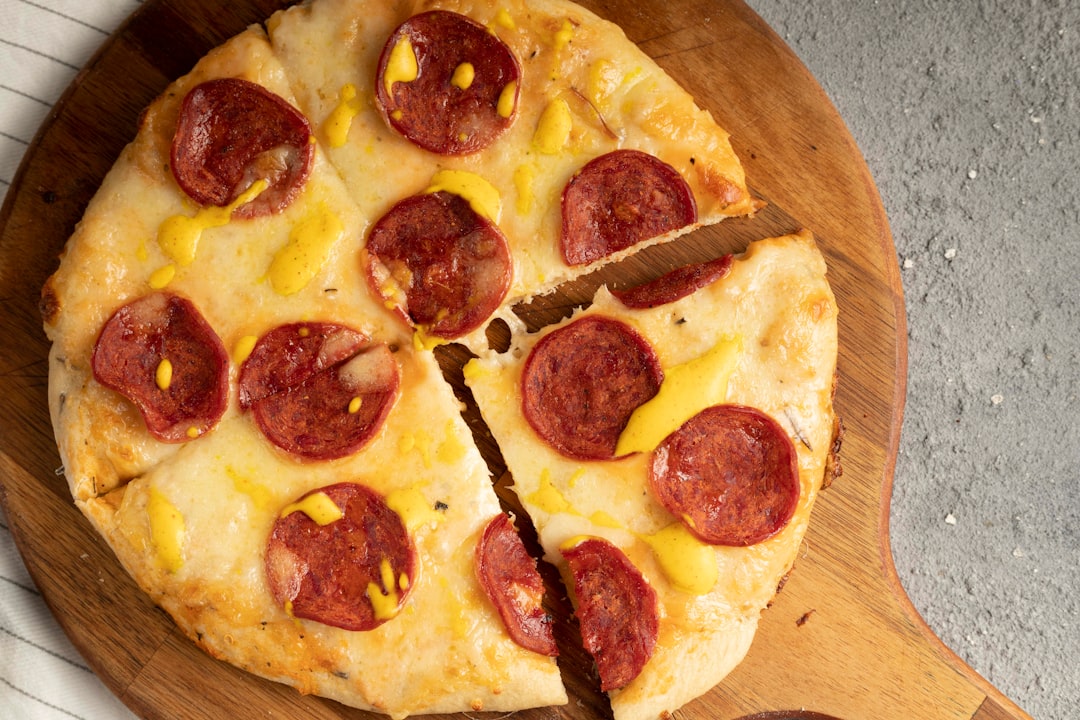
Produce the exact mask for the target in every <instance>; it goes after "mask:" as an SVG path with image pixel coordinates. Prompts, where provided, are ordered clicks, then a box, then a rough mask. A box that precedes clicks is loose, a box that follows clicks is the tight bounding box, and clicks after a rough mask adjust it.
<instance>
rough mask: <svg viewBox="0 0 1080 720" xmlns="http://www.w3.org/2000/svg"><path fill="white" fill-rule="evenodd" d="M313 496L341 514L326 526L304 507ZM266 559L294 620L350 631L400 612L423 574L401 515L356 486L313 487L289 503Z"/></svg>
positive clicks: (275, 589)
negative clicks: (324, 500) (305, 502)
mask: <svg viewBox="0 0 1080 720" xmlns="http://www.w3.org/2000/svg"><path fill="white" fill-rule="evenodd" d="M315 493H323V494H324V495H325V496H326V498H328V499H329V501H330V502H332V503H333V505H334V506H336V507H337V509H338V510H339V511H340V513H341V517H339V518H338V519H336V520H334V519H331V518H323V519H324V520H328V519H329V520H330V521H329V522H327V523H326V524H323V525H321V524H319V522H317V521H316V520H315V519H313V517H312V515H309V514H308V513H306V512H304V511H303V510H302V509H300V508H302V507H303V505H304V500H305V499H310V496H312V495H314V494H315ZM316 517H317V514H316ZM265 563H266V577H267V581H268V582H269V585H270V592H271V593H272V594H273V596H274V599H275V600H276V601H277V603H278V604H279V605H281V606H283V607H285V608H286V609H287V610H288V611H289V612H290V613H291V614H292V615H293V617H297V618H304V619H307V620H315V621H316V622H320V623H323V624H324V625H333V626H334V627H339V628H344V629H345V630H371V629H373V628H376V627H378V626H379V625H381V624H383V623H384V622H386V621H387V620H389V619H390V618H392V617H393V616H394V615H396V614H397V611H398V610H399V609H400V608H401V606H402V605H403V604H404V603H405V601H406V599H407V598H408V595H409V591H410V590H411V589H412V587H413V585H414V584H415V583H414V582H413V581H414V580H415V578H416V574H417V559H416V550H415V548H414V547H413V544H412V540H411V539H410V538H409V534H408V532H407V531H406V529H405V524H404V523H403V522H402V520H401V517H400V516H399V515H398V514H397V513H395V512H394V511H393V510H391V509H390V507H389V506H388V505H387V504H386V501H385V500H384V499H383V498H382V497H381V496H380V495H379V494H378V493H376V492H375V491H374V490H372V489H371V488H369V487H367V486H365V485H360V484H358V483H339V484H336V485H329V486H327V487H323V488H321V489H319V490H313V491H312V492H310V493H308V494H307V495H305V496H304V497H303V498H301V499H300V500H299V501H298V502H297V503H296V504H295V505H291V506H289V507H287V508H286V509H285V511H284V513H283V515H282V516H281V517H279V518H278V519H277V520H276V521H275V522H274V527H273V529H272V530H271V532H270V537H269V539H268V540H267V544H266V558H265Z"/></svg>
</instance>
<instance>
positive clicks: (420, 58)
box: [375, 10, 521, 155]
mask: <svg viewBox="0 0 1080 720" xmlns="http://www.w3.org/2000/svg"><path fill="white" fill-rule="evenodd" d="M403 58H404V59H405V62H402V59H403ZM413 58H415V66H414V67H409V65H410V64H411V63H412V60H413ZM414 70H415V77H414V75H413V71H414ZM520 78H521V66H520V65H519V64H518V61H517V58H515V57H514V54H513V53H512V52H510V48H508V47H507V46H506V44H505V43H504V42H503V41H502V40H500V39H499V38H498V37H496V36H495V34H494V33H492V32H490V31H489V30H488V29H487V28H485V27H484V26H483V25H480V24H479V23H477V22H474V21H473V20H470V19H469V18H467V17H465V16H464V15H460V14H458V13H454V12H449V11H446V10H432V11H429V12H425V13H421V14H419V15H414V16H413V17H411V18H409V19H408V20H406V21H405V22H404V23H402V24H401V25H400V26H399V27H398V28H397V29H396V30H395V31H394V32H393V33H392V34H391V35H390V37H389V39H387V41H386V45H385V46H384V47H383V51H382V54H381V56H380V57H379V65H378V72H377V74H376V81H375V98H376V100H377V102H378V105H379V109H380V111H381V112H382V115H383V118H384V119H385V120H386V122H387V123H388V124H389V125H390V127H392V128H393V129H394V130H396V131H397V132H399V133H401V134H402V135H404V136H405V137H406V138H408V139H409V140H410V141H412V142H413V143H414V144H416V145H418V146H419V147H421V148H423V149H425V150H428V151H430V152H433V153H438V154H440V155H466V154H469V153H474V152H477V151H479V150H483V149H484V148H486V147H487V146H489V145H491V143H493V142H494V141H495V139H496V138H497V137H498V136H499V135H501V134H502V133H503V132H504V131H505V130H506V129H507V128H509V127H510V125H511V124H513V122H514V116H515V115H516V114H517V100H518V92H519V89H518V80H519V79H520ZM504 93H505V94H506V95H504ZM500 100H502V102H500Z"/></svg>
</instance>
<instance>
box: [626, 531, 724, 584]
mask: <svg viewBox="0 0 1080 720" xmlns="http://www.w3.org/2000/svg"><path fill="white" fill-rule="evenodd" d="M638 537H640V538H641V539H642V540H644V541H645V542H646V543H648V544H649V547H651V548H652V551H653V555H655V556H656V561H657V562H658V563H660V568H661V569H662V570H663V571H664V574H665V575H667V577H668V580H670V581H671V584H672V585H674V586H675V587H677V588H678V589H680V590H682V591H683V592H687V593H691V594H694V595H704V594H705V593H707V592H709V591H710V590H712V588H713V586H714V585H716V580H717V578H718V577H719V575H720V571H719V569H718V568H717V564H716V550H715V548H713V547H712V546H711V545H709V544H707V543H704V542H702V541H701V540H698V539H697V538H696V537H694V536H693V535H692V534H691V533H690V531H689V530H687V529H686V526H685V525H684V524H682V523H681V522H679V521H675V522H673V523H672V524H670V525H668V526H667V527H665V528H664V529H662V530H661V531H660V532H658V533H656V534H655V535H639V536H638Z"/></svg>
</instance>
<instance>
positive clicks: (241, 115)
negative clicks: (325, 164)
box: [171, 78, 315, 218]
mask: <svg viewBox="0 0 1080 720" xmlns="http://www.w3.org/2000/svg"><path fill="white" fill-rule="evenodd" d="M314 153H315V146H314V144H313V143H312V142H311V127H310V126H309V125H308V121H307V119H306V118H305V117H304V116H303V115H302V114H301V113H300V112H299V111H298V110H297V109H296V108H294V107H293V106H292V105H290V104H289V103H288V102H287V101H286V100H285V99H284V98H282V97H280V96H278V95H275V94H274V93H272V92H270V91H269V90H267V89H266V88H264V87H262V86H261V85H256V84H255V83H253V82H249V81H247V80H241V79H239V78H222V79H218V80H209V81H207V82H204V83H202V84H200V85H197V86H195V87H194V88H192V89H191V91H190V92H188V94H187V95H186V96H185V97H184V100H183V102H182V103H181V105H180V115H179V118H178V120H177V124H176V132H175V134H174V135H173V140H172V150H171V159H172V171H173V176H174V177H175V178H176V182H177V184H178V185H180V187H181V188H182V189H183V191H184V192H185V193H187V194H188V195H189V196H191V198H192V199H194V200H195V201H196V202H197V203H199V204H200V205H204V206H205V205H217V206H225V205H228V204H229V203H231V202H232V201H234V200H235V199H236V198H237V197H238V196H239V195H240V194H241V193H242V192H244V191H245V190H247V189H248V188H249V187H250V186H251V184H252V183H253V182H255V181H256V180H259V179H263V180H266V181H267V182H268V183H269V186H268V187H267V189H266V190H264V191H263V192H262V193H260V194H259V195H258V197H256V198H255V199H254V200H252V201H251V202H248V203H246V204H244V205H242V206H240V207H239V208H237V209H236V210H235V211H234V212H233V217H241V218H253V217H259V216H262V215H270V214H273V213H276V212H279V211H281V210H283V209H284V208H285V207H286V206H288V205H289V203H291V202H292V201H293V200H294V199H295V198H296V196H297V195H298V194H299V192H300V188H301V187H303V185H304V182H305V181H306V180H307V177H308V174H309V173H310V172H311V164H312V160H313V158H314Z"/></svg>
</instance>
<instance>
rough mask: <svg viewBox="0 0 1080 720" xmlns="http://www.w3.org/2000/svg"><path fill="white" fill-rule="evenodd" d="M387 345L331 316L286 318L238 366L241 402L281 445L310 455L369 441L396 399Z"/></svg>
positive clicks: (329, 454) (337, 452)
mask: <svg viewBox="0 0 1080 720" xmlns="http://www.w3.org/2000/svg"><path fill="white" fill-rule="evenodd" d="M399 385H400V370H399V369H398V365H397V361H396V360H395V359H394V355H393V353H392V352H391V351H390V348H389V347H388V346H387V345H385V344H382V343H370V342H368V341H367V339H366V338H364V336H363V335H361V334H360V333H358V332H357V331H355V330H352V329H350V328H346V327H343V326H340V325H333V324H330V323H294V324H290V325H283V326H280V327H278V328H275V329H274V330H271V331H270V332H268V333H267V334H266V335H264V336H263V337H262V338H261V339H260V340H259V342H258V343H256V345H255V348H254V349H253V350H252V352H251V355H250V356H249V357H248V359H247V360H246V361H244V366H243V367H242V368H241V371H240V395H241V404H242V405H244V403H247V405H246V406H245V408H250V409H251V411H252V415H253V417H254V419H255V423H256V424H257V425H258V427H259V430H261V431H262V433H263V435H265V436H266V438H267V439H268V440H270V442H272V443H274V444H275V445H277V446H278V447H279V448H281V449H283V450H285V451H287V452H289V453H292V454H294V455H297V456H299V457H301V458H305V459H309V460H333V459H336V458H341V457H345V456H346V455H351V454H352V453H354V452H356V451H357V450H359V449H360V448H361V447H363V446H364V445H366V444H367V442H368V441H369V440H371V438H372V437H374V436H375V433H377V432H378V430H379V428H381V427H382V424H383V422H384V421H385V420H386V416H387V415H388V414H389V413H390V409H391V408H392V407H393V404H394V401H395V400H396V399H397V395H398V387H399Z"/></svg>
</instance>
